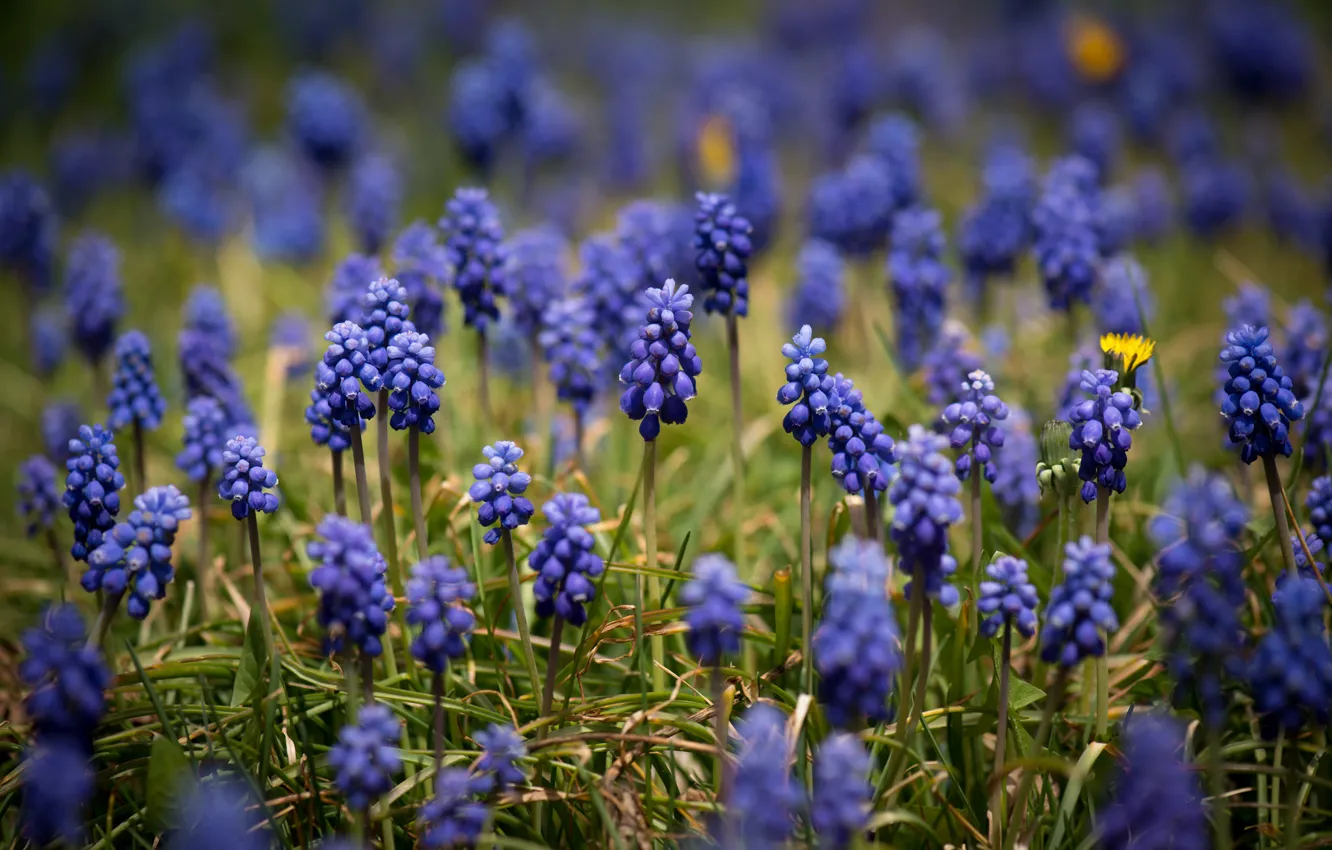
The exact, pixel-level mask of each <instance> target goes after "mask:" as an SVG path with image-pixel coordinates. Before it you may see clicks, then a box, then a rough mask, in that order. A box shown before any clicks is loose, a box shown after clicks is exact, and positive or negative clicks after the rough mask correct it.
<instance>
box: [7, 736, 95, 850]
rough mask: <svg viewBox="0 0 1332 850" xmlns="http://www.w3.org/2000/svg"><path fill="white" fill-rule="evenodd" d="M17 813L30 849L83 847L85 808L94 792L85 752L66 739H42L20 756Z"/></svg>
mask: <svg viewBox="0 0 1332 850" xmlns="http://www.w3.org/2000/svg"><path fill="white" fill-rule="evenodd" d="M22 763H23V771H22V777H23V778H22V782H21V787H22V790H23V807H22V810H21V812H20V820H21V824H22V832H23V836H24V837H25V838H27V839H28V841H30V842H32V846H33V847H46V846H48V845H56V844H59V845H64V846H69V847H81V846H83V844H84V829H83V824H84V820H85V815H84V808H85V807H86V806H87V804H88V800H89V799H90V798H91V797H92V793H93V787H94V782H93V770H92V765H91V763H90V761H89V759H88V753H87V752H86V751H85V750H84V749H83V748H82V747H80V746H79V745H78V744H77V743H75V742H73V741H71V740H69V739H66V738H60V737H56V738H49V739H48V738H41V739H39V740H38V741H37V742H36V743H34V744H33V745H32V746H31V747H29V748H28V749H27V750H26V751H25V752H24V753H23V760H22Z"/></svg>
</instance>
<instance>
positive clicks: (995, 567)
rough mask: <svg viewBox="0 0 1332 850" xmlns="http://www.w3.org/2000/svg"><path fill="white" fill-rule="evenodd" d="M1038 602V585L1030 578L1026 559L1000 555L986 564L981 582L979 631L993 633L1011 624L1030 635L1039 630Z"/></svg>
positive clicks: (992, 634)
mask: <svg viewBox="0 0 1332 850" xmlns="http://www.w3.org/2000/svg"><path fill="white" fill-rule="evenodd" d="M1038 604H1040V598H1039V597H1038V596H1037V595H1036V585H1034V584H1032V583H1031V580H1030V579H1028V578H1027V562H1026V561H1024V560H1022V559H1021V558H1014V557H1013V556H1011V555H1000V556H999V557H998V558H995V559H994V560H993V561H991V562H990V563H989V565H988V566H986V567H985V580H983V581H982V582H981V583H980V596H979V598H977V600H976V612H977V613H978V614H979V615H980V617H981V621H980V633H981V634H983V635H985V636H986V637H994V636H995V635H997V634H999V630H1000V629H1001V628H1003V627H1005V626H1011V627H1013V628H1016V629H1017V630H1018V633H1019V634H1021V635H1022V636H1023V637H1024V638H1029V637H1031V636H1032V635H1034V634H1036V606H1037V605H1038Z"/></svg>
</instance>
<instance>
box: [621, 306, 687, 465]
mask: <svg viewBox="0 0 1332 850" xmlns="http://www.w3.org/2000/svg"><path fill="white" fill-rule="evenodd" d="M647 297H648V302H649V304H650V306H649V308H648V312H647V318H646V320H645V321H644V322H643V324H642V326H641V327H640V328H639V330H638V339H636V340H634V344H633V345H632V346H631V348H630V358H631V359H630V360H629V362H627V363H625V364H624V368H622V369H621V370H620V382H621V383H624V384H630V385H631V386H630V387H629V388H628V389H627V390H625V391H624V394H623V395H621V396H620V410H621V411H623V412H624V413H625V415H627V416H628V417H629V418H630V419H633V420H636V421H639V426H638V433H639V435H640V436H642V438H643V439H644V440H655V439H656V438H657V435H658V434H660V433H661V425H662V423H665V424H667V425H678V424H683V423H684V421H685V419H686V417H688V415H689V409H688V407H687V406H686V405H685V402H687V401H689V400H690V399H692V398H693V397H694V396H695V395H696V394H697V385H696V383H695V379H696V378H697V377H698V375H699V374H700V373H701V372H702V371H703V360H702V359H701V358H700V357H699V356H698V352H697V351H695V350H694V345H693V343H691V342H690V341H689V335H690V334H689V324H690V322H692V321H693V318H694V314H693V313H691V312H690V310H689V308H690V306H692V305H693V303H694V296H692V295H690V294H689V287H688V286H677V285H676V283H675V281H674V280H667V281H666V283H665V284H664V285H663V286H662V287H661V288H660V289H649V290H648V291H647Z"/></svg>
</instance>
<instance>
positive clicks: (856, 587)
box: [811, 537, 902, 729]
mask: <svg viewBox="0 0 1332 850" xmlns="http://www.w3.org/2000/svg"><path fill="white" fill-rule="evenodd" d="M828 559H829V563H830V564H831V567H832V568H831V569H830V570H829V571H828V575H827V578H826V590H827V592H826V596H825V602H824V607H823V616H822V619H820V621H819V625H818V628H817V630H815V632H814V636H813V638H812V640H811V651H812V652H813V653H814V666H815V669H817V670H818V671H819V702H821V703H823V707H824V711H825V712H826V713H827V715H828V722H829V723H831V724H832V725H833V726H835V727H837V728H839V729H844V728H848V727H854V726H856V725H858V724H859V723H860V722H862V721H868V722H870V723H878V722H881V721H886V720H888V719H889V718H890V717H891V714H892V712H891V711H889V709H888V695H889V693H890V692H891V691H892V687H893V682H894V681H895V677H896V674H897V673H898V671H900V670H901V668H902V654H901V651H900V650H899V648H898V647H899V645H900V642H901V641H900V635H899V634H898V631H897V618H896V617H895V616H894V615H893V607H892V602H891V601H890V600H889V598H888V562H887V561H886V560H885V558H884V555H883V549H882V547H880V546H877V545H876V544H874V543H872V542H869V541H864V540H857V539H855V538H854V537H847V538H845V539H844V540H843V541H842V542H841V543H840V544H838V546H837V548H835V549H833V550H832V551H831V552H830V553H829V555H828Z"/></svg>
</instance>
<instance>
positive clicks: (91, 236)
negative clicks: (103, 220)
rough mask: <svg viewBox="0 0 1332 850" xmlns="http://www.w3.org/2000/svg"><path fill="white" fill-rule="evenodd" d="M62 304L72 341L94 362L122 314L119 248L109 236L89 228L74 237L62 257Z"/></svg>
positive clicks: (111, 337) (123, 309)
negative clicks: (67, 317) (63, 261)
mask: <svg viewBox="0 0 1332 850" xmlns="http://www.w3.org/2000/svg"><path fill="white" fill-rule="evenodd" d="M65 306H66V311H67V313H68V315H69V323H70V329H71V331H72V335H73V337H74V345H75V346H76V347H77V348H78V349H79V351H80V352H82V353H83V356H84V357H86V358H87V359H88V362H90V363H93V364H96V363H98V362H100V361H101V359H102V357H103V356H104V355H105V354H106V352H107V350H108V349H109V348H110V347H111V341H112V339H114V338H115V334H116V323H117V322H119V321H120V319H121V317H122V316H124V315H125V296H124V294H123V292H122V286H121V282H120V252H119V251H117V250H116V246H115V245H114V244H113V243H112V242H111V240H110V239H108V238H106V237H105V236H102V235H101V234H99V233H95V232H93V231H88V232H86V233H83V234H81V235H80V236H79V237H78V238H77V239H75V240H74V244H73V245H71V246H70V248H69V256H68V258H67V259H66V261H65Z"/></svg>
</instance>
